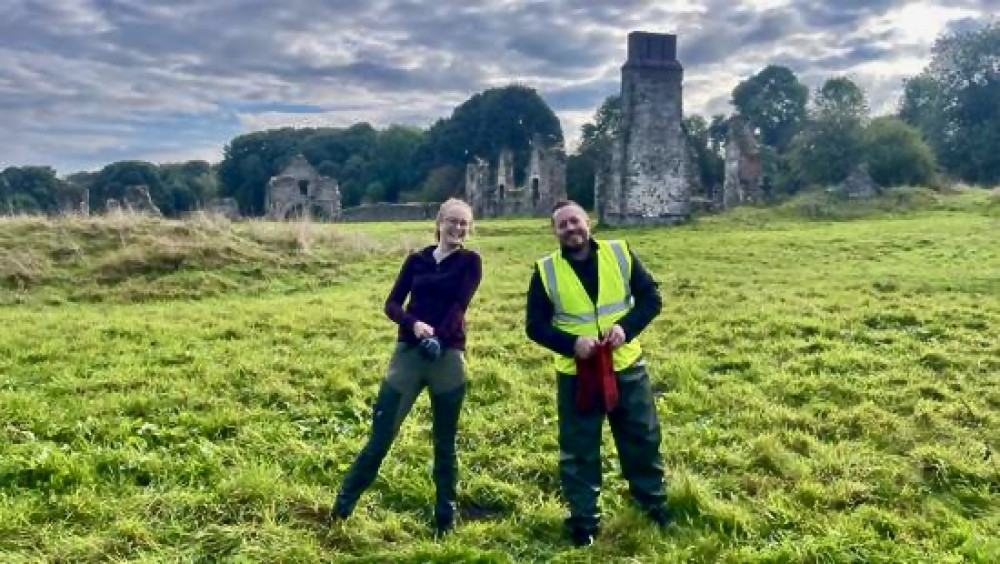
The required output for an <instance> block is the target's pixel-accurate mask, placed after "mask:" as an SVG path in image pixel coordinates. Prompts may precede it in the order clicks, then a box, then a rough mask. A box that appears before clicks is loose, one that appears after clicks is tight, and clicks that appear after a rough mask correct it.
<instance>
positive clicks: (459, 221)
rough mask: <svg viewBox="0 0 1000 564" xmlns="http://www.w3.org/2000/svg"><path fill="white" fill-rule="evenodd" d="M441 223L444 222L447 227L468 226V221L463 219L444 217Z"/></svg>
mask: <svg viewBox="0 0 1000 564" xmlns="http://www.w3.org/2000/svg"><path fill="white" fill-rule="evenodd" d="M442 221H444V222H445V223H447V224H448V225H450V226H452V227H468V226H469V220H468V219H465V218H458V217H446V218H444V219H443V220H442Z"/></svg>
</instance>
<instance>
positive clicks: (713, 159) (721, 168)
mask: <svg viewBox="0 0 1000 564" xmlns="http://www.w3.org/2000/svg"><path fill="white" fill-rule="evenodd" d="M682 128H683V129H684V132H685V133H686V134H687V140H688V143H689V145H690V146H691V147H692V148H693V149H694V151H695V156H696V158H697V165H698V175H699V177H700V178H701V186H702V188H703V189H704V190H706V192H707V193H709V194H711V193H712V191H713V190H714V189H715V188H716V187H718V186H721V185H722V183H723V181H724V180H725V174H726V173H725V167H726V162H725V160H724V159H723V158H722V156H721V155H720V154H719V152H718V149H715V150H713V147H712V144H711V143H710V141H709V136H710V126H709V123H708V122H707V121H706V120H705V118H703V117H701V116H699V115H692V116H688V117H685V118H684V120H683V122H682Z"/></svg>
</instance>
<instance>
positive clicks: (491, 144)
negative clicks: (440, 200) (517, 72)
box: [415, 85, 563, 183]
mask: <svg viewBox="0 0 1000 564" xmlns="http://www.w3.org/2000/svg"><path fill="white" fill-rule="evenodd" d="M536 136H537V137H538V138H540V139H541V141H542V142H543V143H545V144H546V145H553V144H561V143H562V141H563V134H562V127H561V126H560V125H559V119H558V118H557V117H556V115H555V113H554V112H553V111H552V109H551V108H550V107H549V106H548V104H546V103H545V101H544V100H542V98H541V96H539V95H538V93H537V92H536V91H535V90H534V89H532V88H528V87H526V86H520V85H511V86H505V87H502V88H491V89H489V90H486V91H484V92H481V93H478V94H475V95H473V96H472V97H471V98H469V99H468V100H466V101H465V102H463V103H462V104H460V105H459V106H458V107H456V108H455V110H454V111H453V112H452V114H451V117H449V118H448V119H441V120H438V121H437V122H435V123H434V125H433V126H431V128H430V130H429V131H428V132H427V137H426V144H425V146H424V147H422V148H421V149H420V150H419V151H418V152H417V155H416V157H417V158H415V162H416V163H417V164H418V165H419V167H420V170H419V175H420V177H422V178H427V177H428V176H429V175H430V172H431V171H432V170H434V169H437V168H440V167H442V166H450V167H457V168H459V169H460V170H464V168H465V165H466V163H468V162H469V161H471V160H472V158H473V157H479V158H483V159H487V160H489V161H494V160H495V159H496V158H497V157H499V155H500V151H501V150H503V149H510V150H511V151H512V152H513V153H514V180H515V182H517V183H522V182H524V169H525V167H526V166H527V164H528V158H529V155H530V150H531V143H532V142H533V139H534V138H535V137H536Z"/></svg>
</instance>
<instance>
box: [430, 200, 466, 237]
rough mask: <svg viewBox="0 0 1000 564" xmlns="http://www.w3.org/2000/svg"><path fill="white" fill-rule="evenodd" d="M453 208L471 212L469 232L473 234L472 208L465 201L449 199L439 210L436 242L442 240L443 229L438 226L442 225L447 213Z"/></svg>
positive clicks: (435, 225)
mask: <svg viewBox="0 0 1000 564" xmlns="http://www.w3.org/2000/svg"><path fill="white" fill-rule="evenodd" d="M451 208H462V209H464V210H465V211H467V212H469V232H472V206H470V205H469V204H467V203H465V201H464V200H459V199H458V198H448V199H447V200H445V201H444V202H442V203H441V207H439V208H438V213H437V218H436V219H435V220H434V240H435V241H440V240H441V228H440V227H438V225H440V223H441V220H443V219H444V214H445V212H447V211H448V210H450V209H451Z"/></svg>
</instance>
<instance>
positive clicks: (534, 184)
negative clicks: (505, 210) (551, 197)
mask: <svg viewBox="0 0 1000 564" xmlns="http://www.w3.org/2000/svg"><path fill="white" fill-rule="evenodd" d="M538 200H539V196H538V177H537V176H536V177H535V178H532V179H531V205H532V206H534V207H536V208H537V207H538Z"/></svg>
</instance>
